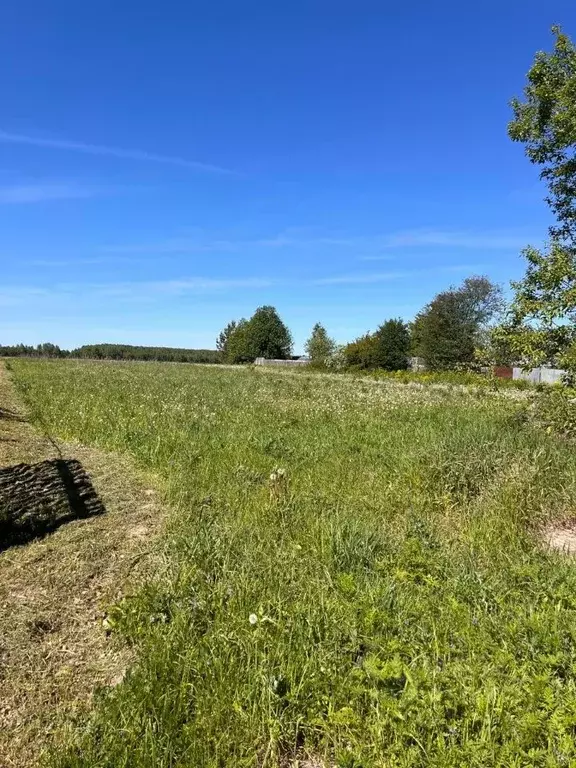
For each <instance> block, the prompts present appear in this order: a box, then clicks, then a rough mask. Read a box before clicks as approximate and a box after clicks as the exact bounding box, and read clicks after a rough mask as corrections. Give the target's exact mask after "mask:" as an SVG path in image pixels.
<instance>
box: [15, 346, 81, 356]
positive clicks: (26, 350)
mask: <svg viewBox="0 0 576 768" xmlns="http://www.w3.org/2000/svg"><path fill="white" fill-rule="evenodd" d="M69 355H70V352H68V350H67V349H60V347H59V346H58V345H57V344H49V343H45V344H38V346H36V347H33V346H31V345H29V344H13V345H2V344H0V357H68V356H69Z"/></svg>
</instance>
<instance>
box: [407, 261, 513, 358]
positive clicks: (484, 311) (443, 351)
mask: <svg viewBox="0 0 576 768" xmlns="http://www.w3.org/2000/svg"><path fill="white" fill-rule="evenodd" d="M501 306H502V292H501V289H500V288H499V287H498V286H496V285H494V284H493V283H491V282H490V280H488V278H486V277H483V276H479V277H470V278H467V279H466V280H465V281H464V282H463V283H462V285H461V286H460V287H459V288H451V289H450V290H448V291H443V292H442V293H439V294H438V295H437V296H436V297H435V298H434V299H432V301H431V302H430V304H428V305H427V306H426V307H425V308H424V309H423V310H422V311H421V312H420V313H419V314H418V315H417V316H416V319H415V320H414V323H413V335H414V338H415V340H416V341H415V344H414V345H413V347H414V351H415V353H416V354H417V356H419V357H423V358H424V360H425V361H426V364H427V366H428V367H429V368H431V369H432V370H442V369H450V368H456V367H458V366H462V365H467V364H472V363H473V362H474V359H475V350H476V347H477V344H478V342H479V341H480V340H481V338H482V334H483V332H484V331H485V329H486V327H487V326H488V324H489V323H490V322H491V321H492V319H493V318H494V317H495V315H496V314H497V313H498V312H499V311H500V309H501Z"/></svg>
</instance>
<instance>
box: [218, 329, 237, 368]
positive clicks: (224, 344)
mask: <svg viewBox="0 0 576 768" xmlns="http://www.w3.org/2000/svg"><path fill="white" fill-rule="evenodd" d="M237 327H238V323H237V322H236V320H231V321H230V322H229V323H228V325H226V326H225V327H224V328H223V329H222V330H221V331H220V333H219V334H218V338H217V339H216V349H217V350H218V352H220V354H221V355H222V360H223V361H224V362H229V350H228V347H229V343H230V338H231V337H232V334H233V333H234V331H235V330H236V328H237Z"/></svg>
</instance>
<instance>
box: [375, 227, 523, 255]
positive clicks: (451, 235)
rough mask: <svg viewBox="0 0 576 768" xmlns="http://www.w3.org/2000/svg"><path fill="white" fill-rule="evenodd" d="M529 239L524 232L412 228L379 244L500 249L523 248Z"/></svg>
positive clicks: (386, 245) (397, 233) (391, 246)
mask: <svg viewBox="0 0 576 768" xmlns="http://www.w3.org/2000/svg"><path fill="white" fill-rule="evenodd" d="M529 239H530V238H529V236H527V235H526V234H521V233H510V232H488V231H486V232H473V231H458V230H421V229H414V230H406V231H402V232H396V233H392V234H390V235H386V236H384V237H383V238H382V243H381V245H382V247H384V248H403V247H410V248H412V247H415V246H444V247H447V248H471V249H477V250H496V251H501V250H517V249H519V248H523V247H524V246H525V245H526V243H527V242H528V241H529Z"/></svg>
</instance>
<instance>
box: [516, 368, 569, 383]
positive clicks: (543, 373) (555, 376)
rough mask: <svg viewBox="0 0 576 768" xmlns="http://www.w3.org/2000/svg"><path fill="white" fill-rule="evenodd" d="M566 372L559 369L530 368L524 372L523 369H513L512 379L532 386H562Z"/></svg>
mask: <svg viewBox="0 0 576 768" xmlns="http://www.w3.org/2000/svg"><path fill="white" fill-rule="evenodd" d="M565 375H566V371H564V370H562V369H561V368H532V370H530V371H525V370H524V369H523V368H513V369H512V378H513V379H523V380H524V381H530V382H531V383H532V384H562V383H563V382H564V376H565Z"/></svg>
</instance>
